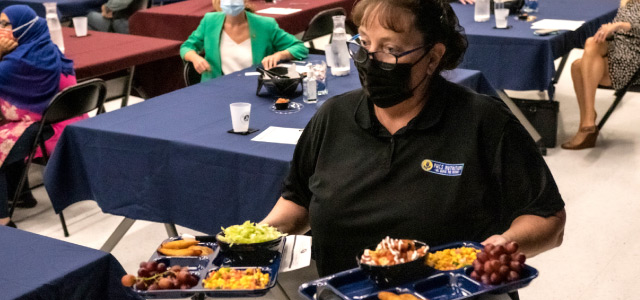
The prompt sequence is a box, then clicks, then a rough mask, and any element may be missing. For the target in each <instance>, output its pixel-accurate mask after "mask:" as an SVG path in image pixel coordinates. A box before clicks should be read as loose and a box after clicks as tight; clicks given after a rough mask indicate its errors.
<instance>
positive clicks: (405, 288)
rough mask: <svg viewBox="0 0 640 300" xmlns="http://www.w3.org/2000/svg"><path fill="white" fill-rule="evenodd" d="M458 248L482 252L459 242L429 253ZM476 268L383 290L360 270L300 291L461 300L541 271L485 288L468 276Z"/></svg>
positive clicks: (517, 285)
mask: <svg viewBox="0 0 640 300" xmlns="http://www.w3.org/2000/svg"><path fill="white" fill-rule="evenodd" d="M459 247H473V248H477V249H482V248H483V246H482V245H481V244H480V243H475V242H457V243H451V244H446V245H442V246H438V247H434V248H432V249H429V252H430V253H433V252H436V251H439V250H443V249H449V248H459ZM472 271H473V267H471V266H468V267H464V268H460V269H457V270H451V271H438V270H436V271H435V273H433V274H432V275H430V276H428V277H426V278H421V279H418V280H415V281H412V282H408V283H405V284H402V285H399V286H392V287H384V288H381V287H379V286H378V285H376V283H375V282H373V281H372V280H371V279H369V277H368V275H367V274H366V273H364V272H363V271H362V270H361V269H360V268H354V269H350V270H346V271H343V272H340V273H336V274H333V275H330V276H327V277H324V278H320V279H317V280H314V281H311V282H307V283H304V284H302V285H301V286H300V288H299V289H298V292H299V293H300V294H301V295H302V296H304V297H305V298H307V299H310V300H314V299H315V298H314V295H315V294H316V292H317V291H319V290H320V289H330V290H331V291H332V292H333V293H334V294H335V295H336V296H338V297H340V298H341V299H344V300H351V299H354V300H355V299H357V300H374V299H378V293H379V292H381V291H389V292H394V293H396V294H407V293H408V294H413V295H414V296H416V297H418V298H419V299H429V300H453V299H456V300H459V299H470V298H474V297H476V296H478V295H481V294H485V293H492V294H503V293H508V292H512V291H515V290H517V289H521V288H523V287H526V286H527V285H529V283H531V281H532V280H533V279H534V278H536V277H538V270H536V269H535V268H533V267H531V266H529V265H526V264H525V265H524V269H523V271H522V273H521V277H522V278H520V279H519V280H516V281H512V282H507V283H504V284H500V285H485V284H482V283H481V282H478V281H476V280H474V279H472V278H471V276H469V274H471V272H472Z"/></svg>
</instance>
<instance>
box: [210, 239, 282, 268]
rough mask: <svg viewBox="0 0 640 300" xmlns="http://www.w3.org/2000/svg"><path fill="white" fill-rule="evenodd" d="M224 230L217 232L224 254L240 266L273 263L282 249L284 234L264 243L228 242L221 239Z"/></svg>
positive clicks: (218, 241) (219, 245)
mask: <svg viewBox="0 0 640 300" xmlns="http://www.w3.org/2000/svg"><path fill="white" fill-rule="evenodd" d="M221 237H224V232H220V233H218V234H216V242H217V244H218V247H220V251H221V252H222V254H223V255H224V256H225V257H227V258H229V259H230V260H231V261H232V262H233V264H234V265H238V266H261V265H267V264H269V263H271V261H272V260H273V259H274V258H276V256H277V255H278V253H280V252H281V251H282V242H283V241H284V238H283V236H280V237H278V238H276V239H273V240H270V241H266V242H262V243H250V244H244V243H233V244H231V243H228V242H226V241H224V240H223V239H221Z"/></svg>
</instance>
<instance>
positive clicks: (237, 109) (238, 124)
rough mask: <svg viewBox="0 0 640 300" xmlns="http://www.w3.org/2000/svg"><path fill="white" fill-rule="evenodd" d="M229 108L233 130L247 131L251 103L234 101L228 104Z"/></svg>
mask: <svg viewBox="0 0 640 300" xmlns="http://www.w3.org/2000/svg"><path fill="white" fill-rule="evenodd" d="M229 109H231V124H232V125H233V131H234V132H247V131H249V118H250V115H251V103H245V102H236V103H231V104H229Z"/></svg>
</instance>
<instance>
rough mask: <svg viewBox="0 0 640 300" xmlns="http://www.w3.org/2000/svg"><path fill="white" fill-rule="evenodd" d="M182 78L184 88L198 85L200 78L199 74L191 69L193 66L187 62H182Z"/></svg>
mask: <svg viewBox="0 0 640 300" xmlns="http://www.w3.org/2000/svg"><path fill="white" fill-rule="evenodd" d="M182 77H183V78H184V84H185V85H186V86H191V85H194V84H196V83H200V80H201V78H202V76H201V75H200V73H198V71H196V68H194V67H193V64H192V63H191V62H188V61H185V62H184V70H183V71H182Z"/></svg>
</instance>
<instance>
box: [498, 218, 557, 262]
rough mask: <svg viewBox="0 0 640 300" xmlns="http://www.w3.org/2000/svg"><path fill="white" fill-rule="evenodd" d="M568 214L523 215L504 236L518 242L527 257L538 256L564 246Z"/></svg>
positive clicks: (508, 239)
mask: <svg viewBox="0 0 640 300" xmlns="http://www.w3.org/2000/svg"><path fill="white" fill-rule="evenodd" d="M566 218H567V217H566V212H565V210H564V209H563V210H561V211H559V212H557V213H556V214H554V215H552V216H549V217H546V218H545V217H540V216H535V215H523V216H520V217H518V218H516V219H515V220H514V221H513V222H512V223H511V227H509V229H508V230H507V231H505V232H504V233H503V234H502V236H503V237H504V238H505V239H506V240H507V241H516V242H518V244H520V249H521V251H522V252H524V254H525V255H527V257H532V256H535V255H538V254H540V253H542V252H544V251H547V250H549V249H552V248H555V247H558V246H560V244H562V238H563V236H564V224H565V222H566Z"/></svg>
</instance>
